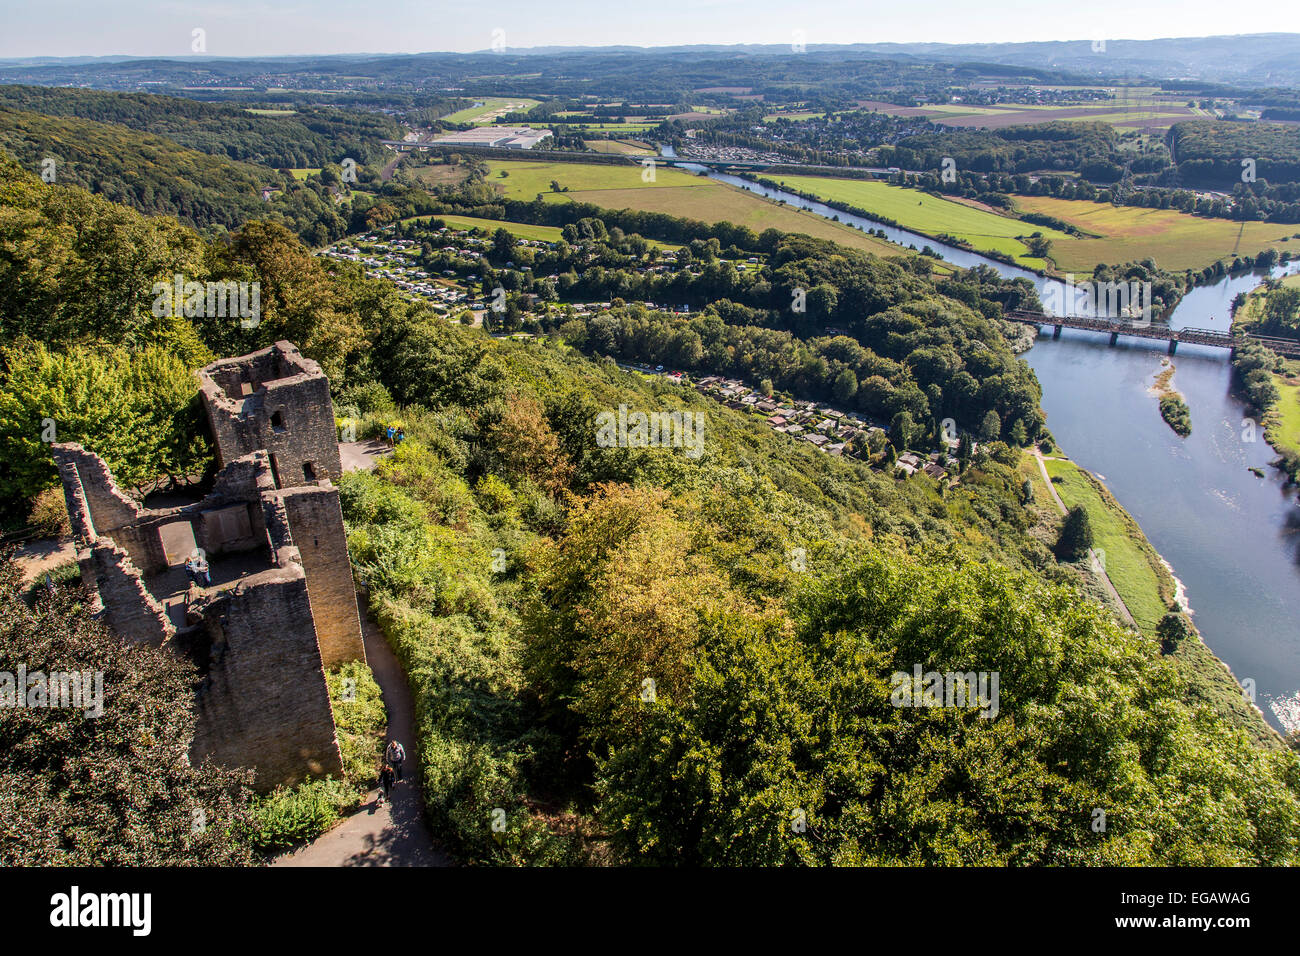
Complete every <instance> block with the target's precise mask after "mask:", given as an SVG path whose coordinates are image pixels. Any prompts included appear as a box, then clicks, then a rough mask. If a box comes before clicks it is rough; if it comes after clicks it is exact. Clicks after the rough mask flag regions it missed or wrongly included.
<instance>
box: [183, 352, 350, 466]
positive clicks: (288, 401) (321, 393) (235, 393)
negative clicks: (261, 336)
mask: <svg viewBox="0 0 1300 956" xmlns="http://www.w3.org/2000/svg"><path fill="white" fill-rule="evenodd" d="M199 386H200V390H201V391H202V393H203V406H204V409H205V410H206V411H207V416H208V422H209V424H210V425H211V427H212V434H213V437H214V438H215V439H216V447H217V464H218V465H219V466H224V465H225V464H226V463H227V462H231V461H234V460H235V459H236V458H240V457H242V456H243V455H247V454H249V453H251V452H254V451H258V450H260V449H265V450H266V451H267V453H268V454H269V455H270V456H271V460H272V462H273V464H274V468H275V472H276V477H277V485H278V486H279V487H281V488H292V487H296V486H298V485H304V484H312V483H314V482H316V481H318V480H320V479H322V478H329V479H331V480H334V481H337V480H338V479H339V478H340V477H341V476H342V474H343V463H342V461H341V460H340V458H339V448H338V431H337V428H336V426H335V424H334V402H333V400H332V399H331V398H330V389H329V379H327V378H326V377H325V374H324V373H323V372H322V371H321V369H320V366H319V365H318V364H317V363H315V362H313V361H312V360H311V359H308V358H304V357H303V356H302V355H301V354H300V353H299V352H298V349H297V348H296V347H295V346H294V345H292V344H291V343H289V342H277V343H275V345H273V346H272V347H271V348H269V349H263V350H262V351H260V352H254V353H252V354H250V355H244V356H240V357H239V358H232V359H223V360H222V361H220V362H214V363H213V364H211V365H209V366H207V367H206V368H204V369H202V370H201V371H200V372H199Z"/></svg>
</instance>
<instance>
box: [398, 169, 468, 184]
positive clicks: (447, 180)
mask: <svg viewBox="0 0 1300 956" xmlns="http://www.w3.org/2000/svg"><path fill="white" fill-rule="evenodd" d="M410 175H412V176H414V177H415V178H416V179H418V180H419V181H420V182H422V183H424V184H425V185H426V186H445V185H448V184H452V183H460V182H464V181H465V180H466V179H468V178H469V167H468V166H466V165H464V164H459V165H456V166H453V165H451V164H450V163H431V164H429V165H428V166H413V167H411V168H410Z"/></svg>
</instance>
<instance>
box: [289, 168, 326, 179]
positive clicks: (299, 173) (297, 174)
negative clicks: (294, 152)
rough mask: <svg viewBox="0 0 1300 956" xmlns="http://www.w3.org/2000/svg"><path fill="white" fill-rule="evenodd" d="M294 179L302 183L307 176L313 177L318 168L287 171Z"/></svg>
mask: <svg viewBox="0 0 1300 956" xmlns="http://www.w3.org/2000/svg"><path fill="white" fill-rule="evenodd" d="M289 172H290V174H291V175H292V176H293V178H294V179H296V180H298V181H299V182H304V181H305V180H306V179H307V177H308V176H315V175H316V174H318V173H319V172H320V167H319V166H314V167H313V166H301V167H299V168H297V169H291V170H289Z"/></svg>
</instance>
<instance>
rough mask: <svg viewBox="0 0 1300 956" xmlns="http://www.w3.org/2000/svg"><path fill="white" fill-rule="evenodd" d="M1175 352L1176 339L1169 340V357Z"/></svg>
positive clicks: (1176, 347)
mask: <svg viewBox="0 0 1300 956" xmlns="http://www.w3.org/2000/svg"><path fill="white" fill-rule="evenodd" d="M1177 351H1178V340H1177V339H1170V340H1169V354H1170V355H1173V354H1174V353H1175V352H1177Z"/></svg>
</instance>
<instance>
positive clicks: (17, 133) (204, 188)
mask: <svg viewBox="0 0 1300 956" xmlns="http://www.w3.org/2000/svg"><path fill="white" fill-rule="evenodd" d="M0 151H4V152H7V153H8V154H9V155H10V156H12V157H13V158H15V159H16V160H18V162H19V163H20V164H21V165H22V166H23V167H24V168H25V169H28V170H31V171H33V172H39V173H42V174H43V175H46V176H48V177H53V181H54V182H56V183H63V184H67V185H75V186H81V187H83V188H86V189H89V190H90V191H91V192H94V193H98V194H100V195H102V196H104V197H105V198H107V199H111V200H113V201H114V202H120V203H125V204H128V205H131V206H134V207H135V208H136V209H139V210H140V211H141V212H145V213H149V214H153V215H169V216H175V217H176V218H177V219H179V220H180V221H181V222H183V223H185V224H186V225H189V226H193V227H195V228H198V229H204V230H206V231H209V232H213V231H216V232H220V231H223V230H228V229H234V228H237V227H238V226H240V225H241V224H243V223H245V222H247V221H248V220H250V219H253V218H263V219H268V220H271V221H278V222H282V223H284V224H285V225H286V226H287V227H288V228H290V229H292V230H293V231H294V232H298V233H301V234H302V235H303V236H304V238H307V240H308V241H309V242H312V243H317V244H319V243H323V242H327V241H329V240H330V239H335V238H338V237H339V236H341V235H342V234H343V233H344V231H345V230H346V227H347V226H346V217H345V216H344V215H341V214H340V211H339V208H338V206H339V204H338V202H337V201H336V200H335V197H334V195H333V194H331V193H330V192H329V190H328V189H327V188H326V187H325V186H324V185H323V184H322V183H320V182H319V180H317V181H314V182H311V183H303V182H298V181H297V180H295V179H294V178H293V177H292V176H290V175H287V174H282V173H279V172H277V171H275V170H273V169H270V168H269V167H266V166H260V165H256V164H253V163H245V162H240V161H237V160H232V159H226V158H224V157H223V156H214V155H210V154H208V153H204V152H199V151H198V150H193V149H187V148H185V147H182V146H178V145H177V144H176V143H175V142H173V141H172V140H169V139H165V138H163V137H161V136H155V135H154V134H152V133H138V132H135V131H134V130H131V129H128V128H126V127H124V126H116V125H112V124H108V123H100V122H96V121H94V120H84V119H78V118H71V117H55V116H45V115H43V114H40V113H26V112H17V111H14V110H10V109H7V108H3V107H0ZM263 191H266V196H267V198H263ZM344 212H345V213H346V209H344Z"/></svg>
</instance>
